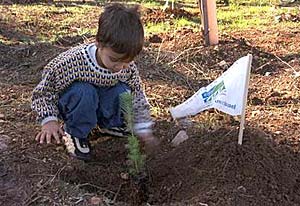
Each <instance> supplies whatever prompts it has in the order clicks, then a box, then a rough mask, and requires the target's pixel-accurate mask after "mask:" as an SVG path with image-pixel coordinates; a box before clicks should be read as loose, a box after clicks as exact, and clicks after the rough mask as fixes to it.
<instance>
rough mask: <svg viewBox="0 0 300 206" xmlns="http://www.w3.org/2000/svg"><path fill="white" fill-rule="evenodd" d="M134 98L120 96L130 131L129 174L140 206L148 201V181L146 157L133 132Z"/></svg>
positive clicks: (134, 197) (136, 200) (136, 202)
mask: <svg viewBox="0 0 300 206" xmlns="http://www.w3.org/2000/svg"><path fill="white" fill-rule="evenodd" d="M132 102H133V97H132V95H131V94H130V93H128V92H125V93H123V94H121V96H120V105H121V109H122V111H123V114H124V119H125V123H126V126H127V128H128V130H129V135H128V137H127V138H128V150H129V151H128V159H129V162H130V164H129V174H130V177H131V180H132V181H133V186H134V188H133V189H134V191H135V192H134V193H132V196H133V201H134V204H140V203H141V202H143V201H146V200H147V199H148V194H147V193H148V192H147V188H146V182H147V180H148V178H147V175H146V172H145V159H146V156H145V155H144V154H142V152H141V148H140V143H139V140H138V138H137V137H136V136H135V135H134V132H133V118H134V115H133V104H132Z"/></svg>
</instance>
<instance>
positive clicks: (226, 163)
mask: <svg viewBox="0 0 300 206" xmlns="http://www.w3.org/2000/svg"><path fill="white" fill-rule="evenodd" d="M229 160H230V157H229V158H228V159H227V160H226V162H225V165H224V167H223V170H222V173H223V174H224V171H225V168H226V167H227V165H228V162H229Z"/></svg>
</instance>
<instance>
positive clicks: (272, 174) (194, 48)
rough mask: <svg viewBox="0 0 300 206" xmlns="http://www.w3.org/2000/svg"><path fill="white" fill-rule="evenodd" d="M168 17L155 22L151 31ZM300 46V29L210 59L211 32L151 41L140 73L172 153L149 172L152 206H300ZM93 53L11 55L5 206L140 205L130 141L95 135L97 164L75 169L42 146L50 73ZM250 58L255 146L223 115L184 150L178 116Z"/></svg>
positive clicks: (2, 88) (45, 48) (6, 79)
mask: <svg viewBox="0 0 300 206" xmlns="http://www.w3.org/2000/svg"><path fill="white" fill-rule="evenodd" d="M182 15H189V14H188V12H186V13H183V14H182ZM191 15H192V14H191ZM168 17H170V15H169V16H168V15H165V13H162V12H161V11H157V10H152V11H149V12H148V13H147V14H146V17H145V19H146V20H148V21H151V20H152V21H154V20H155V21H157V20H158V19H159V18H168ZM164 20H166V19H164ZM83 26H84V25H83ZM0 29H1V30H0V34H1V35H2V36H5V37H6V38H7V39H16V40H18V39H22V38H23V37H24V35H25V34H21V33H17V32H14V30H12V29H11V28H10V27H8V26H7V25H6V24H4V23H2V22H1V21H0ZM299 39H300V30H299V27H298V28H282V27H279V28H278V29H274V28H272V29H270V30H260V29H249V30H247V31H242V32H231V33H228V34H226V35H225V34H222V35H221V36H220V44H219V45H218V46H210V47H205V46H204V45H203V39H202V38H201V35H200V33H199V32H194V31H193V30H191V29H184V28H183V29H180V30H176V31H174V32H169V33H164V34H157V35H153V36H150V37H148V38H147V40H146V46H145V49H144V50H143V52H142V54H141V55H140V57H139V58H138V59H137V63H138V66H139V68H140V73H141V76H142V79H143V83H144V87H145V91H146V94H147V96H148V98H149V101H150V103H151V105H152V106H153V110H152V114H153V117H154V118H155V119H156V124H155V135H156V136H157V137H158V138H159V139H160V140H161V142H162V143H161V149H160V150H159V152H158V153H157V154H156V155H155V156H154V157H152V158H148V159H147V161H146V165H147V172H148V174H149V177H150V179H149V183H148V185H147V189H148V196H149V198H148V201H147V204H146V203H145V205H203V206H204V205H209V206H210V205H222V206H224V205H230V206H231V205H239V206H242V205H282V206H284V205H300V154H299V148H300V147H299V146H300V130H299V126H300V125H299V124H300V115H299V112H300V77H299V76H298V75H297V73H295V71H296V72H300V50H299V49H300V41H299ZM89 41H92V38H81V37H80V36H79V37H72V38H71V37H70V38H65V39H62V40H60V41H56V42H54V43H37V44H22V43H19V42H17V41H16V43H14V44H9V45H8V44H5V43H0V52H1V56H0V154H1V155H0V185H1V187H0V205H7V206H10V205H93V204H98V205H132V204H133V203H132V199H131V193H132V187H131V185H130V184H129V182H128V180H127V179H126V178H124V173H125V174H126V173H127V165H126V158H127V150H126V148H125V144H126V139H120V138H114V137H110V136H101V135H100V134H97V133H95V134H94V135H93V136H92V137H91V143H92V146H93V149H94V158H93V161H91V162H81V161H78V160H74V159H71V158H70V157H69V156H68V155H67V154H66V153H65V151H64V148H63V146H62V145H39V144H38V143H37V142H35V141H34V137H35V135H36V134H37V132H38V131H39V129H40V126H39V125H38V124H37V123H36V122H35V114H34V113H33V112H32V111H31V109H30V97H31V92H32V90H33V88H34V87H35V85H36V84H37V83H38V82H39V81H40V79H41V71H42V68H43V66H44V65H45V64H46V63H47V62H48V61H49V60H50V59H51V58H53V57H54V56H55V55H57V54H59V53H60V52H62V51H64V50H67V49H68V48H70V47H71V46H74V45H78V44H80V43H84V42H89ZM248 53H251V54H252V55H253V62H252V71H251V78H250V86H249V95H248V104H247V112H246V125H245V132H244V141H243V145H242V146H239V145H238V144H237V135H238V126H239V122H238V121H237V119H236V118H233V117H231V116H229V115H226V114H223V113H221V112H218V111H216V110H213V109H212V110H208V111H204V112H202V113H200V114H199V115H197V116H196V117H193V118H192V125H191V127H190V128H189V130H188V131H187V132H188V134H189V137H190V138H189V139H188V140H187V141H185V142H184V143H182V144H180V145H179V146H177V147H173V146H172V145H171V144H170V141H171V140H172V138H174V136H175V135H176V133H177V132H178V130H179V127H178V126H177V125H176V124H175V123H174V122H173V120H172V119H171V117H170V114H169V113H168V109H169V108H170V107H171V106H175V105H177V104H179V103H181V102H183V101H184V100H185V99H187V98H188V97H190V96H191V95H192V94H194V93H195V92H196V91H197V90H198V89H199V88H201V87H203V86H206V85H208V84H209V83H210V82H212V81H213V80H214V79H216V78H217V77H218V76H220V75H221V74H222V73H223V72H224V71H225V70H226V69H227V68H228V67H229V66H230V65H232V64H233V63H234V62H235V61H236V60H237V59H239V58H240V57H242V56H245V55H247V54H248Z"/></svg>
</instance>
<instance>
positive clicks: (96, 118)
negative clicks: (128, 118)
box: [58, 82, 130, 138]
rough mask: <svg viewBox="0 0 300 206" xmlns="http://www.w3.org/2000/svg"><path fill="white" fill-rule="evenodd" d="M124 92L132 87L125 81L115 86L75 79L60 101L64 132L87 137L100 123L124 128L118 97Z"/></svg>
mask: <svg viewBox="0 0 300 206" xmlns="http://www.w3.org/2000/svg"><path fill="white" fill-rule="evenodd" d="M124 92H130V88H129V86H128V85H126V84H125V83H122V82H118V83H117V84H116V85H115V86H112V87H97V86H94V85H92V84H89V83H85V82H74V83H73V84H72V85H71V86H70V87H69V88H67V89H66V90H65V91H64V92H63V93H62V94H61V95H60V97H59V101H58V108H59V112H60V116H61V118H62V119H63V120H64V123H65V125H64V127H65V128H64V129H65V131H66V132H67V133H69V134H71V135H72V136H75V137H77V138H87V136H88V134H89V133H90V131H91V130H92V129H93V128H94V127H96V125H97V124H98V125H99V126H100V127H102V128H112V127H123V126H124V120H123V117H122V116H123V115H122V114H121V113H122V112H121V108H120V100H119V96H120V94H122V93H124Z"/></svg>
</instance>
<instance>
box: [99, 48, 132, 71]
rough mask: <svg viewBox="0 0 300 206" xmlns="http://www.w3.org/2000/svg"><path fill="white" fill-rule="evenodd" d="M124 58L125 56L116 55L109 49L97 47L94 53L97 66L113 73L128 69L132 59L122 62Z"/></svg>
mask: <svg viewBox="0 0 300 206" xmlns="http://www.w3.org/2000/svg"><path fill="white" fill-rule="evenodd" d="M124 56H125V54H120V53H116V52H114V51H113V50H112V49H111V48H109V47H98V50H97V53H96V58H97V61H98V64H99V65H101V66H103V67H105V68H106V69H109V70H110V71H112V72H114V73H115V72H119V71H121V70H122V69H126V68H128V66H129V63H130V62H131V61H132V59H125V60H124V59H123V57H124Z"/></svg>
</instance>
